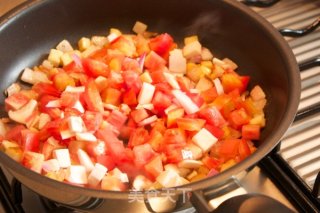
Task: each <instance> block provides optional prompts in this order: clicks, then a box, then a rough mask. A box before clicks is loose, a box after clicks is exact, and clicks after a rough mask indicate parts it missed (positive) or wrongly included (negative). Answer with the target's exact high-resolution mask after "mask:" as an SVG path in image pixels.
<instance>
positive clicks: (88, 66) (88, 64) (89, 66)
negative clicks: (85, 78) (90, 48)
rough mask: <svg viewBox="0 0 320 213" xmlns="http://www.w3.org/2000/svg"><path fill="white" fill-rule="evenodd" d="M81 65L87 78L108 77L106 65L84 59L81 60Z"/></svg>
mask: <svg viewBox="0 0 320 213" xmlns="http://www.w3.org/2000/svg"><path fill="white" fill-rule="evenodd" d="M82 65H83V68H84V70H85V72H86V73H87V75H89V76H92V77H98V76H104V77H108V76H109V67H108V65H107V64H105V63H103V62H101V61H98V60H94V59H90V58H85V59H83V60H82Z"/></svg>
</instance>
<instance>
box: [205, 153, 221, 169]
mask: <svg viewBox="0 0 320 213" xmlns="http://www.w3.org/2000/svg"><path fill="white" fill-rule="evenodd" d="M201 161H202V163H203V164H204V165H205V166H206V167H207V168H208V169H218V168H219V167H220V164H221V162H220V161H219V160H218V159H216V158H212V157H209V156H205V157H204V158H202V160H201Z"/></svg>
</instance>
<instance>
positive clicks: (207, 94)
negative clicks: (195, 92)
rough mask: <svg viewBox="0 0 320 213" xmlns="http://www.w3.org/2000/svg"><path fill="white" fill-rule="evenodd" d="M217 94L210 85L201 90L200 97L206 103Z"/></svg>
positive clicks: (212, 99)
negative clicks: (208, 87)
mask: <svg viewBox="0 0 320 213" xmlns="http://www.w3.org/2000/svg"><path fill="white" fill-rule="evenodd" d="M217 96H218V93H217V90H216V88H215V87H211V88H210V89H208V90H206V91H203V92H201V97H202V98H203V100H204V101H205V102H206V103H211V102H213V101H214V99H215V98H216V97H217Z"/></svg>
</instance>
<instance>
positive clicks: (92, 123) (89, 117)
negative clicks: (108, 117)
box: [81, 111, 103, 132]
mask: <svg viewBox="0 0 320 213" xmlns="http://www.w3.org/2000/svg"><path fill="white" fill-rule="evenodd" d="M81 117H82V120H83V122H84V124H85V126H86V128H87V130H88V131H92V132H95V131H97V130H98V129H99V128H100V126H101V123H102V121H103V117H102V114H101V113H99V112H91V111H85V113H84V114H82V116H81Z"/></svg>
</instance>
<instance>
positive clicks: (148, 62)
mask: <svg viewBox="0 0 320 213" xmlns="http://www.w3.org/2000/svg"><path fill="white" fill-rule="evenodd" d="M165 65H166V61H165V60H164V59H163V58H162V57H161V56H159V55H158V54H157V53H155V52H154V51H150V52H149V54H148V55H147V56H146V59H145V61H144V66H145V67H146V68H147V69H148V70H149V71H150V72H153V71H156V70H158V69H159V68H161V67H163V66H165Z"/></svg>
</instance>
